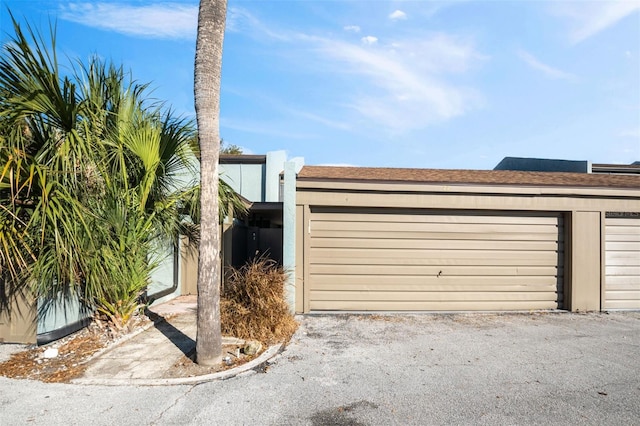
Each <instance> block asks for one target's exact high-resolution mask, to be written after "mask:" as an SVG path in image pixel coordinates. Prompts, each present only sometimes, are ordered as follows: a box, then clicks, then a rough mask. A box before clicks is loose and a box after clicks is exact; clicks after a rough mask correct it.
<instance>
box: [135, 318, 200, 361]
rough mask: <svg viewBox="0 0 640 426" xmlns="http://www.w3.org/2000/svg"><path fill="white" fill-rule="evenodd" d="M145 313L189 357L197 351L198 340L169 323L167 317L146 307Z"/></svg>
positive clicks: (157, 328)
mask: <svg viewBox="0 0 640 426" xmlns="http://www.w3.org/2000/svg"><path fill="white" fill-rule="evenodd" d="M145 315H146V316H147V317H149V319H150V320H151V321H153V325H154V327H155V328H156V330H158V331H159V332H160V333H162V334H163V335H164V336H165V337H166V338H167V339H168V340H169V341H170V342H171V343H173V344H174V345H175V346H176V347H177V348H178V349H180V351H181V352H182V353H183V354H184V355H185V356H187V357H189V358H191V357H193V355H194V354H195V352H196V341H195V340H193V339H192V338H191V337H189V336H187V335H186V334H184V333H183V332H182V331H180V330H179V329H177V328H176V327H174V326H173V325H172V324H171V323H169V322H168V321H167V320H166V319H165V317H163V316H162V315H158V314H156V313H155V312H152V311H150V310H149V309H145Z"/></svg>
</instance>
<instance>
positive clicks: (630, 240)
mask: <svg viewBox="0 0 640 426" xmlns="http://www.w3.org/2000/svg"><path fill="white" fill-rule="evenodd" d="M605 229H606V234H605V253H606V259H605V294H604V302H603V305H602V308H603V309H640V217H638V216H637V213H636V214H635V215H633V216H628V215H625V214H624V213H609V214H607V218H606V222H605Z"/></svg>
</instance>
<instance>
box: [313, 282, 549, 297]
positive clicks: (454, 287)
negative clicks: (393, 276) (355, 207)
mask: <svg viewBox="0 0 640 426" xmlns="http://www.w3.org/2000/svg"><path fill="white" fill-rule="evenodd" d="M556 285H557V283H551V284H545V285H534V284H532V283H531V282H530V281H527V282H526V283H525V284H522V285H515V284H509V285H490V284H484V285H478V284H475V283H473V284H466V285H464V284H443V283H441V282H436V281H435V280H425V281H423V282H421V283H420V284H413V285H412V284H407V283H404V282H399V283H389V284H388V285H384V284H352V285H350V286H349V289H350V291H354V292H384V291H387V290H388V289H389V288H392V290H393V291H394V292H422V291H429V292H458V293H473V292H508V291H520V292H531V293H536V292H543V293H549V292H551V293H552V292H553V291H554V290H555V288H556ZM343 290H344V285H337V284H332V283H330V284H326V285H323V284H317V286H316V289H315V290H313V291H314V292H316V294H320V292H331V291H333V292H340V294H342V291H343Z"/></svg>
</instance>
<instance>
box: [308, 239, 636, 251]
mask: <svg viewBox="0 0 640 426" xmlns="http://www.w3.org/2000/svg"><path fill="white" fill-rule="evenodd" d="M638 247H640V244H639V245H638ZM314 248H331V249H334V248H335V249H340V248H371V249H376V248H388V249H437V250H509V251H547V250H553V251H555V250H556V249H558V250H560V251H564V244H563V243H561V244H559V245H558V243H556V242H554V241H474V240H450V241H447V240H429V239H422V240H418V239H405V240H402V239H398V238H394V239H390V238H386V239H385V238H348V239H343V238H320V237H315V238H314V239H313V240H312V241H311V249H314Z"/></svg>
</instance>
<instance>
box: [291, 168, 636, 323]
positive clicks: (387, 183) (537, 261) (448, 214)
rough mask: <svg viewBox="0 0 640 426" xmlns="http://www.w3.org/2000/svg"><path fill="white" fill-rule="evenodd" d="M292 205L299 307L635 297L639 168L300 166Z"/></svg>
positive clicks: (460, 305)
mask: <svg viewBox="0 0 640 426" xmlns="http://www.w3.org/2000/svg"><path fill="white" fill-rule="evenodd" d="M295 206H296V207H295V224H296V225H295V277H294V278H293V282H295V290H294V292H293V293H294V294H293V297H295V311H296V312H301V313H307V312H332V311H337V312H340V311H356V312H357V311H392V312H393V311H405V312H406V311H507V310H513V311H524V312H529V311H535V310H554V309H561V310H570V311H574V312H590V311H599V310H602V309H639V308H640V304H639V299H640V285H639V284H638V277H639V276H640V264H638V262H639V261H640V255H639V252H638V250H639V249H640V231H639V230H640V227H639V226H638V220H639V219H640V217H639V216H638V213H637V212H640V176H635V175H622V174H618V175H615V174H591V173H567V172H542V171H539V172H531V171H518V170H439V169H393V168H369V167H343V166H305V167H303V168H302V170H301V171H300V173H299V174H298V175H297V178H296V194H295ZM607 212H636V213H630V214H624V215H626V216H624V215H623V216H624V217H620V215H617V216H616V217H614V216H612V214H609V213H607ZM634 215H635V216H634ZM627 216H628V217H627Z"/></svg>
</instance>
